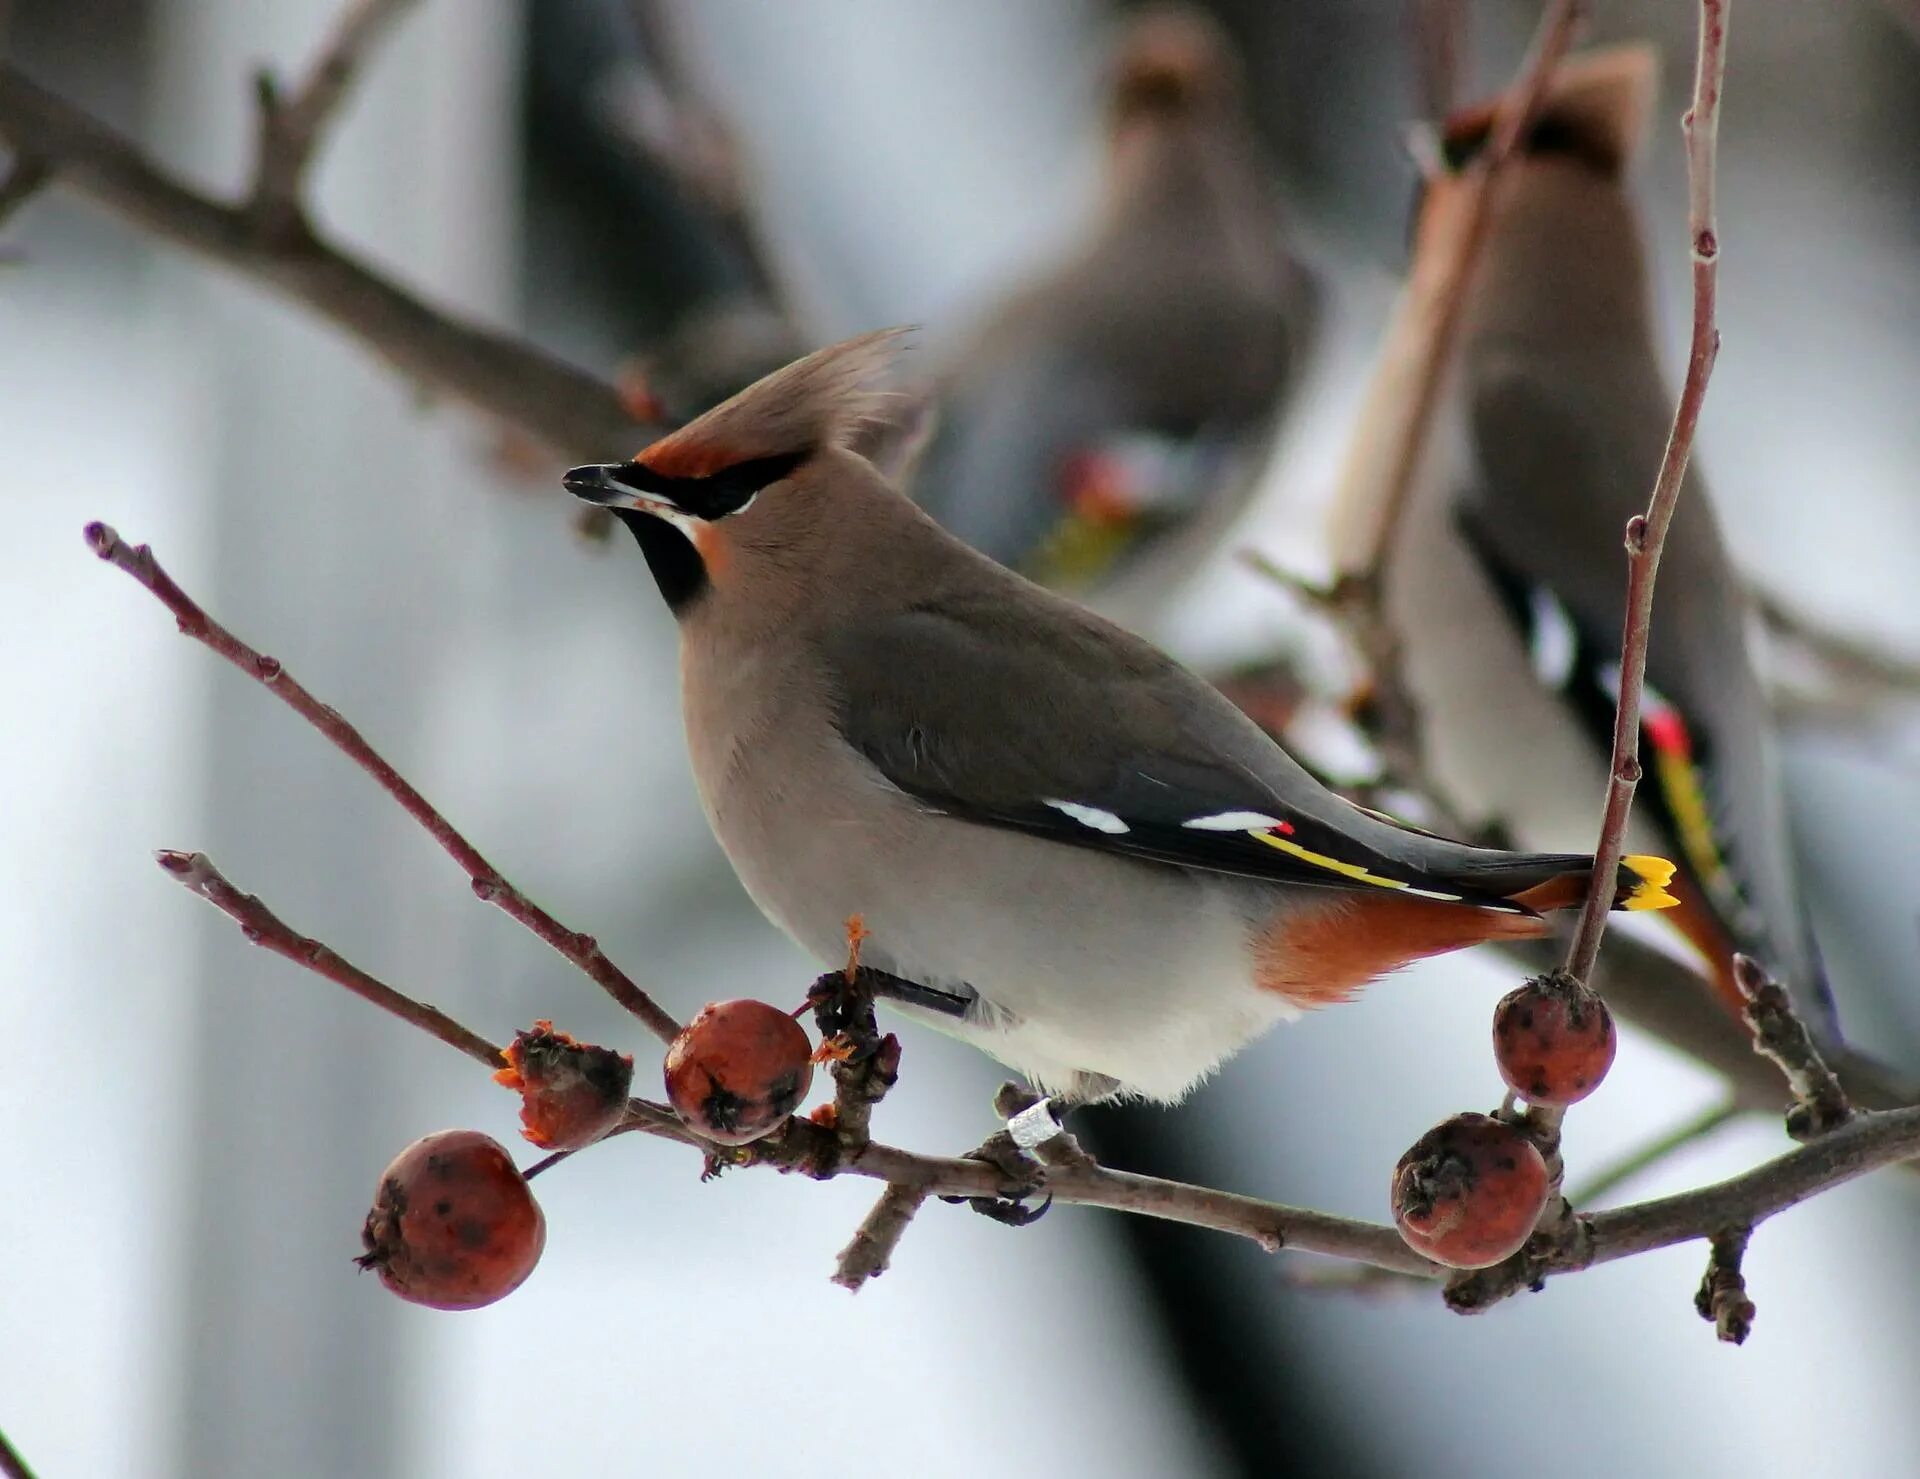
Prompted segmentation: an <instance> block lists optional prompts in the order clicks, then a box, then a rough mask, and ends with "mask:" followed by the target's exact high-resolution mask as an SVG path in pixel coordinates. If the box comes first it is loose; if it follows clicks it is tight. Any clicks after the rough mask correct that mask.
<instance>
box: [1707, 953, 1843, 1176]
mask: <svg viewBox="0 0 1920 1479" xmlns="http://www.w3.org/2000/svg"><path fill="white" fill-rule="evenodd" d="M1733 978H1734V982H1735V983H1736V984H1737V985H1738V986H1739V988H1740V994H1741V995H1742V996H1744V997H1745V998H1746V999H1747V1004H1746V1008H1745V1013H1744V1014H1745V1016H1746V1019H1747V1026H1748V1027H1749V1028H1750V1029H1752V1032H1753V1046H1754V1050H1755V1051H1756V1052H1758V1053H1760V1054H1761V1055H1762V1056H1764V1057H1767V1058H1770V1059H1772V1060H1773V1062H1774V1063H1775V1064H1777V1065H1778V1066H1779V1069H1780V1071H1781V1072H1782V1073H1783V1074H1785V1075H1786V1078H1787V1085H1788V1087H1790V1088H1791V1089H1792V1090H1793V1098H1794V1105H1793V1108H1792V1109H1791V1110H1789V1111H1788V1113H1787V1133H1788V1134H1789V1135H1791V1136H1793V1138H1794V1139H1795V1140H1810V1139H1812V1138H1813V1137H1814V1136H1816V1135H1824V1134H1826V1133H1827V1132H1828V1131H1829V1130H1837V1129H1839V1128H1840V1126H1842V1125H1844V1124H1845V1123H1846V1122H1847V1121H1848V1120H1850V1119H1852V1118H1853V1113H1854V1110H1853V1105H1852V1104H1851V1103H1850V1102H1849V1101H1848V1099H1847V1091H1846V1090H1845V1089H1843V1088H1841V1087H1840V1080H1839V1079H1838V1078H1837V1077H1835V1076H1834V1072H1833V1070H1832V1069H1831V1068H1829V1067H1828V1066H1827V1061H1826V1059H1824V1058H1822V1057H1821V1056H1820V1049H1819V1048H1817V1047H1816V1046H1814V1041H1813V1034H1812V1033H1810V1032H1808V1031H1807V1025H1806V1023H1804V1022H1802V1021H1801V1020H1800V1018H1799V1015H1798V1014H1797V1013H1796V1012H1795V1011H1794V1009H1793V999H1792V998H1791V997H1789V996H1788V995H1787V991H1786V988H1785V987H1784V986H1782V985H1781V984H1780V983H1779V982H1778V981H1775V980H1773V979H1772V978H1771V977H1769V976H1768V975H1767V973H1766V972H1765V971H1763V970H1762V969H1761V968H1760V966H1759V965H1758V964H1757V963H1756V962H1754V961H1753V960H1750V959H1749V958H1748V957H1746V956H1744V955H1736V956H1734V958H1733Z"/></svg>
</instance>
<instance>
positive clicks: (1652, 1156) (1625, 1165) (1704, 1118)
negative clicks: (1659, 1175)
mask: <svg viewBox="0 0 1920 1479" xmlns="http://www.w3.org/2000/svg"><path fill="white" fill-rule="evenodd" d="M1740 1112H1741V1104H1740V1101H1739V1100H1738V1099H1723V1100H1721V1101H1720V1102H1719V1103H1718V1104H1714V1105H1711V1106H1709V1107H1708V1108H1706V1109H1704V1110H1702V1111H1701V1112H1700V1113H1699V1114H1697V1115H1695V1116H1694V1117H1693V1118H1692V1119H1689V1120H1686V1121H1684V1122H1682V1123H1681V1124H1678V1125H1675V1126H1674V1127H1673V1128H1672V1129H1671V1130H1668V1131H1667V1132H1666V1133H1665V1134H1664V1135H1658V1136H1655V1137H1654V1138H1653V1139H1652V1140H1649V1141H1647V1143H1646V1144H1644V1145H1641V1146H1638V1147H1636V1148H1635V1149H1634V1150H1632V1151H1629V1152H1628V1153H1627V1154H1626V1155H1624V1156H1622V1157H1621V1158H1620V1159H1619V1160H1617V1161H1614V1162H1613V1163H1612V1164H1610V1165H1607V1166H1604V1167H1602V1168H1601V1169H1600V1170H1599V1171H1596V1172H1595V1173H1594V1174H1593V1175H1592V1176H1591V1177H1589V1178H1588V1179H1587V1180H1586V1181H1584V1182H1582V1183H1581V1184H1580V1185H1579V1186H1578V1187H1576V1188H1575V1189H1574V1190H1573V1191H1571V1192H1569V1193H1567V1200H1568V1201H1569V1202H1571V1203H1573V1205H1574V1206H1576V1207H1590V1206H1592V1205H1593V1204H1594V1203H1595V1202H1597V1201H1599V1200H1600V1198H1602V1197H1604V1196H1606V1195H1607V1194H1608V1193H1609V1192H1611V1191H1614V1190H1616V1189H1618V1188H1619V1187H1621V1186H1624V1185H1625V1184H1626V1183H1627V1182H1629V1181H1631V1180H1632V1179H1633V1178H1634V1177H1636V1176H1638V1175H1639V1174H1640V1173H1641V1172H1642V1171H1646V1170H1649V1169H1651V1168H1652V1167H1654V1166H1657V1165H1659V1164H1660V1162H1662V1161H1664V1160H1665V1159H1666V1158H1667V1157H1668V1156H1670V1155H1673V1154H1674V1153H1675V1152H1677V1151H1681V1150H1684V1149H1685V1148H1686V1147H1687V1146H1689V1145H1692V1144H1695V1143H1696V1142H1698V1141H1701V1140H1704V1139H1706V1138H1707V1136H1709V1135H1711V1134H1712V1133H1713V1132H1714V1131H1715V1130H1717V1129H1719V1128H1720V1127H1721V1126H1723V1125H1726V1124H1728V1123H1730V1122H1731V1121H1733V1120H1734V1119H1736V1118H1738V1117H1739V1115H1740Z"/></svg>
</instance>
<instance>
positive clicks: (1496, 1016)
mask: <svg viewBox="0 0 1920 1479" xmlns="http://www.w3.org/2000/svg"><path fill="white" fill-rule="evenodd" d="M1614 1046H1615V1035H1614V1030H1613V1013H1611V1012H1609V1011H1608V1010H1607V1004H1606V1003H1605V1002H1604V1001H1602V1000H1601V999H1600V997H1599V994H1598V993H1597V992H1595V991H1592V990H1590V989H1589V988H1588V987H1585V986H1583V985H1581V984H1580V983H1579V982H1578V981H1575V980H1572V979H1571V978H1569V977H1567V976H1561V975H1553V976H1537V977H1535V978H1534V979H1533V980H1531V981H1529V982H1527V983H1526V985H1524V986H1521V987H1518V988H1517V989H1515V990H1513V991H1509V992H1508V993H1507V994H1506V995H1505V996H1503V997H1502V998H1501V999H1500V1005H1499V1006H1497V1007H1495V1008H1494V1009H1493V1056H1494V1059H1495V1061H1496V1062H1497V1063H1498V1064H1499V1065H1500V1077H1502V1078H1503V1079H1505V1080H1506V1081H1507V1087H1508V1088H1510V1089H1512V1090H1513V1092H1514V1093H1516V1094H1518V1095H1519V1096H1520V1097H1521V1098H1522V1099H1525V1100H1526V1101H1527V1102H1528V1103H1529V1104H1550V1105H1554V1106H1557V1107H1560V1108H1565V1107H1566V1106H1567V1105H1569V1104H1577V1103H1579V1102H1580V1100H1582V1099H1584V1098H1586V1097H1587V1095H1589V1094H1591V1093H1592V1092H1593V1091H1594V1090H1595V1089H1597V1088H1599V1087H1600V1080H1601V1079H1603V1078H1605V1077H1606V1076H1607V1070H1608V1069H1609V1068H1611V1067H1612V1066H1613V1051H1614Z"/></svg>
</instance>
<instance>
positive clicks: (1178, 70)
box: [1108, 4, 1240, 122]
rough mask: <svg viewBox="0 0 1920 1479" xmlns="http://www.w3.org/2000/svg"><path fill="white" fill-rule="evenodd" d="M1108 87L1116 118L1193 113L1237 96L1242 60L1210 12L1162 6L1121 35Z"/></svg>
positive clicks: (1136, 18) (1140, 17)
mask: <svg viewBox="0 0 1920 1479" xmlns="http://www.w3.org/2000/svg"><path fill="white" fill-rule="evenodd" d="M1108 89H1109V93H1110V96H1111V99H1112V102H1111V108H1112V111H1113V116H1114V119H1115V121H1117V122H1124V121H1126V120H1128V119H1131V118H1136V117H1140V116H1143V115H1150V114H1169V113H1186V112H1192V111H1194V110H1195V109H1196V108H1201V107H1210V106H1217V105H1219V104H1221V103H1224V102H1227V101H1229V100H1231V99H1232V98H1233V97H1235V96H1236V95H1237V94H1238V92H1239V89H1240V75H1239V63H1238V59H1237V58H1236V57H1235V56H1234V53H1233V47H1232V43H1231V42H1230V41H1229V40H1228V39H1227V36H1226V33H1225V32H1223V31H1222V30H1221V29H1220V26H1219V24H1218V23H1217V22H1216V21H1215V20H1214V19H1213V17H1211V16H1210V15H1208V14H1207V13H1206V12H1205V11H1202V10H1197V9H1195V8H1193V7H1192V6H1189V5H1180V4H1169V5H1157V6H1153V7H1151V8H1149V9H1147V10H1145V11H1143V12H1141V13H1140V14H1139V15H1137V16H1136V17H1135V18H1134V19H1133V20H1132V21H1131V23H1130V24H1129V25H1128V26H1127V28H1126V30H1125V31H1124V32H1123V33H1122V34H1121V37H1120V40H1119V43H1118V45H1117V47H1116V49H1115V52H1114V59H1113V63H1112V69H1111V74H1110V80H1109V83H1108Z"/></svg>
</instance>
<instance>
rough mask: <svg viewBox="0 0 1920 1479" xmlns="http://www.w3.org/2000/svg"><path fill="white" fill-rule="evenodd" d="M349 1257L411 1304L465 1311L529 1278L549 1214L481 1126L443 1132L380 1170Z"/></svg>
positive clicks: (544, 1240) (503, 1150)
mask: <svg viewBox="0 0 1920 1479" xmlns="http://www.w3.org/2000/svg"><path fill="white" fill-rule="evenodd" d="M360 1241H361V1243H362V1245H363V1246H364V1247H365V1249H366V1252H365V1253H364V1254H362V1255H361V1256H360V1257H359V1258H358V1259H356V1260H355V1262H357V1263H358V1264H359V1265H360V1267H361V1268H363V1269H373V1270H375V1271H376V1272H378V1273H379V1275H380V1282H381V1283H383V1284H385V1285H386V1286H387V1288H389V1289H391V1290H392V1291H393V1292H394V1293H395V1294H397V1295H399V1296H400V1297H401V1298H402V1299H404V1300H407V1301H408V1302H409V1303H412V1304H423V1305H427V1306H429V1307H431V1308H433V1309H441V1310H471V1309H479V1308H481V1307H482V1306H483V1305H489V1304H492V1303H493V1302H494V1301H495V1300H498V1299H503V1298H505V1297H506V1296H507V1295H509V1294H511V1293H512V1292H513V1291H514V1290H515V1289H517V1288H519V1287H520V1285H521V1284H522V1283H524V1282H525V1280H526V1277H527V1275H528V1274H530V1273H532V1272H533V1269H534V1265H535V1264H537V1263H538V1262H539V1261H540V1254H541V1251H542V1250H543V1249H544V1248H545V1247H546V1244H547V1220H546V1217H545V1215H544V1214H543V1213H542V1212H541V1211H540V1204H539V1203H538V1202H536V1201H535V1200H534V1199H533V1191H532V1189H531V1188H530V1187H529V1186H528V1185H527V1182H526V1178H525V1177H523V1176H522V1175H521V1174H520V1172H519V1171H518V1170H517V1169H516V1168H515V1167H514V1164H513V1157H511V1156H510V1155H508V1154H507V1151H506V1147H505V1146H503V1145H501V1144H500V1143H499V1141H497V1140H495V1139H493V1138H492V1137H491V1136H488V1135H482V1134H481V1133H480V1132H479V1131H478V1130H442V1131H440V1132H438V1133H437V1134H433V1135H427V1136H424V1137H423V1138H421V1139H419V1140H416V1141H414V1142H413V1144H411V1145H409V1146H408V1147H407V1148H406V1149H405V1150H403V1151H401V1152H400V1154H399V1155H397V1156H395V1157H394V1159H393V1163H392V1164H391V1165H389V1166H388V1167H387V1169H386V1170H385V1171H384V1172H382V1173H381V1176H380V1185H379V1188H378V1190H377V1191H376V1192H375V1193H374V1199H373V1208H372V1210H371V1211H369V1212H368V1213H367V1220H366V1223H365V1225H364V1226H363V1227H362V1229H361V1233H360Z"/></svg>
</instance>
